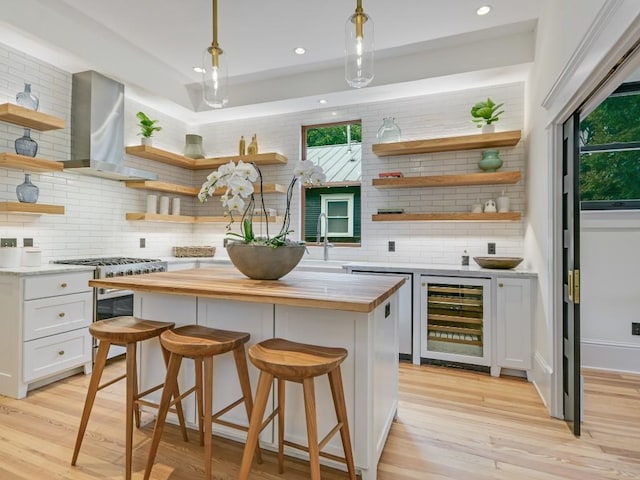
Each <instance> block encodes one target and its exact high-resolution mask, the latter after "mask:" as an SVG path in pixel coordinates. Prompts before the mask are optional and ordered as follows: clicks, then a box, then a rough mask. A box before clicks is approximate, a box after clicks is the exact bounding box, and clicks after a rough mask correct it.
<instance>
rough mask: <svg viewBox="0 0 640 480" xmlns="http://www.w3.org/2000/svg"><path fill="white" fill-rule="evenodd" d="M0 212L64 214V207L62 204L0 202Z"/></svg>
mask: <svg viewBox="0 0 640 480" xmlns="http://www.w3.org/2000/svg"><path fill="white" fill-rule="evenodd" d="M0 212H2V213H28V214H35V215H64V207H63V206H62V205H45V204H43V203H20V202H0Z"/></svg>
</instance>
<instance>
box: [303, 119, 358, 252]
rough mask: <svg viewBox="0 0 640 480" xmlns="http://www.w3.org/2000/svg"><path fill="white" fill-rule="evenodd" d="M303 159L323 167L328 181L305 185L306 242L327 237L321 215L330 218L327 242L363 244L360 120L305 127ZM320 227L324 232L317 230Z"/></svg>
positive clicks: (304, 222)
mask: <svg viewBox="0 0 640 480" xmlns="http://www.w3.org/2000/svg"><path fill="white" fill-rule="evenodd" d="M302 142H303V145H302V147H303V148H302V152H303V159H305V160H308V161H311V162H313V163H315V164H317V165H320V166H321V167H322V169H323V170H324V172H325V174H326V176H327V181H326V183H325V184H323V185H322V186H319V187H308V186H305V187H304V190H303V195H302V209H301V211H302V229H303V237H302V238H303V239H304V240H305V241H306V242H310V243H312V242H315V241H316V239H317V236H318V234H320V235H322V236H324V233H325V232H324V228H325V225H324V222H321V223H322V225H321V226H319V223H320V222H318V219H319V218H320V214H321V213H325V214H326V215H327V224H328V226H329V227H328V230H329V231H328V239H329V241H331V242H332V243H334V244H343V245H344V244H350V245H353V244H356V245H359V244H360V231H361V230H360V226H361V220H360V212H361V203H360V179H361V177H362V168H361V159H362V130H361V124H360V121H351V122H340V123H332V124H324V125H309V126H303V127H302ZM319 228H320V230H321V231H318V229H319Z"/></svg>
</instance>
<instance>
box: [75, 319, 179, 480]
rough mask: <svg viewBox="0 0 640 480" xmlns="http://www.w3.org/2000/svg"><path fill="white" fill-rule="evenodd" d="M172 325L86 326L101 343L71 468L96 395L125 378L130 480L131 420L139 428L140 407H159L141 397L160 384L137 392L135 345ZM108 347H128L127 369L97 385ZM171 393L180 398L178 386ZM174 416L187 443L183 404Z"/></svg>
mask: <svg viewBox="0 0 640 480" xmlns="http://www.w3.org/2000/svg"><path fill="white" fill-rule="evenodd" d="M174 325H175V324H174V323H170V322H154V321H151V320H141V319H138V318H135V317H115V318H110V319H108V320H101V321H99V322H94V323H92V324H91V326H90V327H89V332H90V333H91V335H93V336H94V337H95V338H96V339H98V340H99V341H100V343H99V345H98V353H97V354H96V358H95V363H94V365H93V373H92V374H91V380H90V382H89V390H88V391H87V397H86V400H85V402H84V410H83V411H82V418H81V420H80V428H79V429H78V436H77V437H76V445H75V448H74V449H73V458H72V460H71V465H75V464H76V461H77V460H78V453H79V452H80V446H81V445H82V440H83V438H84V434H85V431H86V429H87V423H88V422H89V416H90V415H91V409H92V407H93V402H94V400H95V398H96V393H98V391H99V390H102V389H103V388H105V387H108V386H109V385H113V384H114V383H116V382H118V381H120V380H122V379H123V378H126V379H127V388H126V392H127V393H126V395H127V402H126V404H127V405H126V415H127V418H126V423H127V427H126V446H125V451H126V460H125V478H126V480H130V479H131V460H132V449H133V421H134V418H135V423H136V427H137V428H140V405H142V404H144V405H149V406H154V407H158V405H157V404H154V403H151V402H147V401H144V400H142V397H144V396H146V395H148V394H150V393H152V392H155V391H156V390H158V389H160V388H162V386H163V384H160V385H156V386H155V387H153V388H150V389H148V390H145V391H144V392H138V369H137V366H136V346H137V344H138V342H142V341H143V340H148V339H150V338H154V337H158V336H160V334H161V333H162V332H164V331H167V330H169V329H171V328H173V326H174ZM111 345H120V346H125V347H127V353H126V362H127V368H126V373H125V374H124V375H121V376H119V377H118V378H115V379H113V380H111V381H109V382H106V383H104V384H103V385H100V379H101V377H102V372H103V370H104V367H105V364H106V363H107V354H108V353H109V347H111ZM163 355H164V360H165V365H166V364H168V361H169V357H168V352H165V351H163ZM172 392H174V393H175V395H176V396H179V392H178V389H177V385H176V386H174V387H173V390H172ZM176 413H177V414H178V419H179V421H180V426H181V428H182V437H183V438H184V440H185V441H187V440H188V439H187V428H186V425H185V423H184V414H183V411H182V405H181V404H179V403H178V404H177V406H176Z"/></svg>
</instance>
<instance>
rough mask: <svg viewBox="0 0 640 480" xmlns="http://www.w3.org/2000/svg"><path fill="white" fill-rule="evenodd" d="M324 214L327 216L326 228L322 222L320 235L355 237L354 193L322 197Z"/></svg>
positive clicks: (331, 194) (332, 194)
mask: <svg viewBox="0 0 640 480" xmlns="http://www.w3.org/2000/svg"><path fill="white" fill-rule="evenodd" d="M320 201H321V203H322V213H324V214H325V215H326V216H327V223H326V226H325V224H324V223H322V222H320V229H321V230H320V235H322V236H324V235H325V228H326V229H327V230H328V232H326V234H327V235H328V236H329V237H353V193H346V194H343V193H330V194H327V195H320Z"/></svg>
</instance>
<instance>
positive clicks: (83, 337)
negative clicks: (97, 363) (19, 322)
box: [22, 328, 91, 383]
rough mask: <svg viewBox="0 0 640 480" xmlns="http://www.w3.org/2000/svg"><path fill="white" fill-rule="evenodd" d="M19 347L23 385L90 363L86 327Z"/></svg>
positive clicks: (89, 345) (89, 346) (89, 338)
mask: <svg viewBox="0 0 640 480" xmlns="http://www.w3.org/2000/svg"><path fill="white" fill-rule="evenodd" d="M22 348H23V360H24V370H23V373H22V376H23V378H22V380H23V381H24V382H25V383H28V382H31V381H33V380H37V379H39V378H43V377H47V376H49V375H53V374H56V373H60V372H63V371H64V370H68V369H70V368H74V367H77V366H80V365H83V364H85V363H88V362H90V361H91V335H89V329H88V328H80V329H78V330H74V331H72V332H65V333H60V334H58V335H52V336H50V337H45V338H39V339H37V340H31V341H30V342H24V344H23V347H22Z"/></svg>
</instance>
